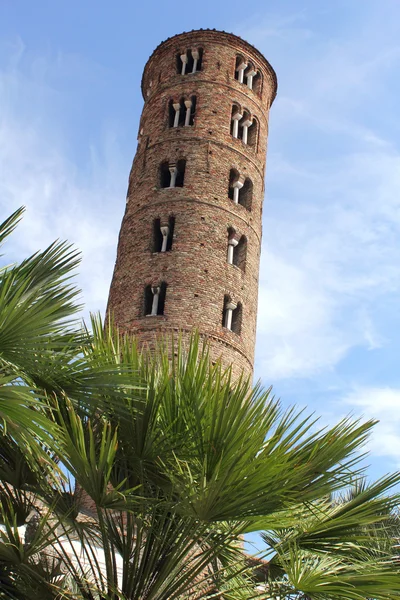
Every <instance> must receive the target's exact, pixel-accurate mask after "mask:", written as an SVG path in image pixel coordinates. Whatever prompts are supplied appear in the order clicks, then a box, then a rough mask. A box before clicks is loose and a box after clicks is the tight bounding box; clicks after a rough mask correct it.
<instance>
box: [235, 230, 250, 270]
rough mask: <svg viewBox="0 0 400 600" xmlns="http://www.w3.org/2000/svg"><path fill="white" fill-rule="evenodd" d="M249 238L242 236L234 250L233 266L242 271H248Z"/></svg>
mask: <svg viewBox="0 0 400 600" xmlns="http://www.w3.org/2000/svg"><path fill="white" fill-rule="evenodd" d="M246 254H247V238H246V236H245V235H242V236H240V239H239V241H238V243H237V244H236V246H235V248H234V250H233V264H234V265H235V266H236V267H239V269H241V270H242V271H245V270H246Z"/></svg>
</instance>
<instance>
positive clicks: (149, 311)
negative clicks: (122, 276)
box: [143, 281, 167, 317]
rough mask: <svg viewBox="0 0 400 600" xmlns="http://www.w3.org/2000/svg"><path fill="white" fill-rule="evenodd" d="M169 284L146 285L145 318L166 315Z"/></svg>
mask: <svg viewBox="0 0 400 600" xmlns="http://www.w3.org/2000/svg"><path fill="white" fill-rule="evenodd" d="M166 292H167V284H166V283H165V281H163V282H161V283H157V284H155V285H151V284H150V285H146V287H145V289H144V307H143V308H144V311H143V312H144V316H146V317H156V316H159V315H163V314H164V307H165V296H166Z"/></svg>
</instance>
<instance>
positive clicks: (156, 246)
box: [152, 219, 163, 252]
mask: <svg viewBox="0 0 400 600" xmlns="http://www.w3.org/2000/svg"><path fill="white" fill-rule="evenodd" d="M162 245H163V235H162V232H161V219H154V221H153V247H152V252H161V248H162Z"/></svg>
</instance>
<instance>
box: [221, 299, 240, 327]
mask: <svg viewBox="0 0 400 600" xmlns="http://www.w3.org/2000/svg"><path fill="white" fill-rule="evenodd" d="M222 327H225V328H226V329H229V331H233V333H236V334H237V335H240V332H241V330H242V305H241V303H240V302H234V301H233V300H232V298H231V297H230V296H228V295H225V296H224V305H223V310H222Z"/></svg>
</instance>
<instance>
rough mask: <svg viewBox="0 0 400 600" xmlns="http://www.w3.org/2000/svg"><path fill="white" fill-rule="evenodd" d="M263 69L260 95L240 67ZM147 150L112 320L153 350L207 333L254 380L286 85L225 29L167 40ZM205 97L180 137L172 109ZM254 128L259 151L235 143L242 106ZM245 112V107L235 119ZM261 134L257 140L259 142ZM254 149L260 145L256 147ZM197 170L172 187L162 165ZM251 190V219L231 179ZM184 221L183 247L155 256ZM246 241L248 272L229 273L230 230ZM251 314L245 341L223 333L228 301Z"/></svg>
mask: <svg viewBox="0 0 400 600" xmlns="http://www.w3.org/2000/svg"><path fill="white" fill-rule="evenodd" d="M193 48H197V49H201V51H202V64H201V70H200V71H198V72H195V73H188V74H185V75H182V74H180V73H178V67H177V61H178V60H179V59H178V58H177V57H179V55H181V54H182V53H184V52H185V51H186V50H187V49H193ZM238 56H241V57H243V58H244V59H245V60H246V61H251V63H252V64H253V65H254V66H255V68H256V69H257V70H258V71H259V73H260V76H259V81H258V82H257V86H255V90H254V91H253V90H251V89H249V87H248V86H247V85H246V83H239V81H237V80H236V79H235V65H236V64H237V57H238ZM142 91H143V97H144V99H145V105H144V108H143V113H142V116H141V120H140V126H139V138H138V139H139V144H138V149H137V153H136V156H135V159H134V161H133V166H132V170H131V174H130V179H129V188H128V196H127V205H126V212H125V215H124V218H123V222H122V227H121V232H120V238H119V244H118V253H117V261H116V265H115V271H114V276H113V280H112V284H111V289H110V296H109V304H108V310H109V311H111V312H112V313H113V315H114V319H115V322H116V324H117V325H118V326H119V327H120V329H121V330H122V331H130V332H133V333H135V334H137V335H138V336H139V339H140V341H141V342H142V343H149V344H151V343H152V342H153V341H154V339H155V337H156V336H157V335H158V334H160V333H172V332H183V333H184V335H188V334H189V333H190V331H191V330H192V329H193V328H198V330H199V331H200V333H201V334H202V335H204V336H206V337H207V338H208V339H209V340H210V342H211V346H212V351H213V355H214V357H215V358H217V357H221V358H222V360H223V362H224V364H226V365H228V364H233V365H234V368H235V373H239V371H240V370H242V369H243V370H244V371H245V372H246V373H252V369H253V359H254V345H255V333H256V318H257V296H258V275H259V259H260V248H261V217H262V202H263V195H264V174H265V160H266V148H267V136H268V114H269V108H270V106H271V104H272V101H273V99H274V97H275V94H276V77H275V73H274V71H273V70H272V68H271V66H270V65H269V63H268V62H267V61H266V59H265V58H264V57H263V56H262V55H261V54H260V53H259V52H258V51H257V50H256V49H255V48H253V47H252V46H251V45H250V44H248V43H247V42H245V41H243V40H241V39H240V38H238V37H236V36H234V35H231V34H227V33H223V32H217V31H214V30H212V31H211V30H205V31H203V30H200V31H193V32H190V33H184V34H181V35H177V36H175V37H173V38H170V39H169V40H167V41H166V42H163V43H162V44H161V45H160V46H159V47H158V48H157V49H156V50H155V51H154V53H153V54H152V56H151V57H150V59H149V61H148V62H147V64H146V66H145V69H144V74H143V80H142ZM193 97H195V98H196V108H195V114H194V119H193V125H191V126H180V127H171V114H170V113H171V110H172V109H171V108H170V103H171V101H173V102H174V103H178V102H179V101H180V100H181V99H184V100H189V99H191V98H193ZM233 105H236V106H237V107H238V109H239V110H240V112H241V113H243V112H245V111H247V112H248V113H249V115H250V116H251V118H252V119H254V120H255V125H252V126H251V127H250V129H249V131H250V130H252V133H251V142H252V144H253V145H252V146H251V145H250V144H247V145H246V144H245V143H244V142H243V141H242V140H241V139H236V138H234V137H233V136H232V135H231V115H232V107H233ZM235 110H236V109H235ZM249 135H250V134H249ZM249 141H250V137H249ZM179 160H184V161H186V167H185V175H184V183H183V186H182V187H174V188H169V187H165V188H163V187H161V179H160V166H161V164H162V163H165V162H167V163H169V164H171V163H177V162H178V161H179ZM232 169H235V170H236V171H237V172H238V173H239V174H240V175H241V176H242V177H243V179H245V178H248V179H250V180H251V182H252V186H253V189H252V200H251V210H248V209H247V208H246V207H245V206H242V205H241V204H235V203H234V202H233V200H232V198H231V197H229V194H228V191H229V176H230V171H231V170H232ZM169 217H174V219H175V224H174V234H173V240H172V248H171V249H170V250H169V251H167V252H159V251H158V252H154V249H155V248H154V221H155V219H160V223H161V225H166V224H168V219H169ZM231 229H234V230H235V231H236V234H235V237H236V238H237V239H240V236H245V238H246V257H245V261H244V263H241V266H235V265H234V264H228V262H227V248H228V236H229V232H228V230H229V231H230V233H231V234H232V231H231ZM161 282H165V283H166V285H167V288H166V296H165V305H164V314H163V315H157V316H146V314H145V312H146V311H145V300H144V298H145V288H146V286H148V285H153V286H155V285H158V284H160V283H161ZM228 296H229V297H230V299H231V300H232V301H233V302H235V303H240V304H241V305H242V316H241V329H240V333H234V332H233V331H230V330H228V329H227V328H226V327H224V326H223V308H224V298H226V297H228Z"/></svg>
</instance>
